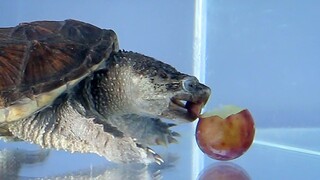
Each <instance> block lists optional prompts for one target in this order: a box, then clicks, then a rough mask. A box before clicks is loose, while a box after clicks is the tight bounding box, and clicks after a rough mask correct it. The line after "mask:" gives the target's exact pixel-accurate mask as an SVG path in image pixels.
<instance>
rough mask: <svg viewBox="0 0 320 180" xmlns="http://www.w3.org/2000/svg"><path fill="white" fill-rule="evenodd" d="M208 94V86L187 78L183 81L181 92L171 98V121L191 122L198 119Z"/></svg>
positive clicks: (209, 90) (193, 78) (209, 91)
mask: <svg viewBox="0 0 320 180" xmlns="http://www.w3.org/2000/svg"><path fill="white" fill-rule="evenodd" d="M210 94H211V89H210V88H209V87H208V86H206V85H204V84H201V83H199V81H198V80H197V79H196V78H195V77H188V78H187V79H185V80H184V81H183V91H180V92H178V93H177V94H176V95H174V96H173V97H172V98H171V102H170V104H169V109H170V114H171V115H172V116H174V117H173V119H180V120H183V121H188V122H192V121H194V120H195V119H197V118H198V117H199V115H200V113H201V110H202V108H203V107H204V105H205V104H206V103H207V101H208V99H209V97H210Z"/></svg>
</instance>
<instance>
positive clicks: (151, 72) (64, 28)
mask: <svg viewBox="0 0 320 180" xmlns="http://www.w3.org/2000/svg"><path fill="white" fill-rule="evenodd" d="M209 95H210V89H209V88H208V87H207V86H205V85H203V84H201V83H199V81H198V80H197V79H196V78H195V77H193V76H189V75H187V74H183V73H180V72H178V71H177V70H176V69H175V68H173V67H172V66H170V65H168V64H165V63H163V62H161V61H158V60H155V59H154V58H151V57H148V56H145V55H142V54H139V53H135V52H128V51H122V50H119V47H118V40H117V36H116V34H115V32H114V31H112V30H106V29H100V28H98V27H95V26H93V25H90V24H87V23H84V22H80V21H76V20H66V21H37V22H31V23H22V24H19V25H18V26H16V27H10V28H0V135H1V136H6V137H10V136H11V137H17V138H19V139H22V140H26V141H30V142H32V143H36V144H39V145H40V146H42V147H44V148H56V149H64V150H68V151H71V152H93V153H97V154H99V155H101V156H104V157H106V158H107V159H108V160H110V161H114V162H124V163H128V162H139V163H150V162H157V163H162V162H163V160H162V159H161V157H160V156H159V155H158V154H156V153H155V152H154V151H153V150H152V149H150V148H149V146H151V145H163V144H168V143H173V142H176V141H177V140H176V139H175V136H178V135H179V134H178V133H176V132H173V131H171V130H170V129H169V128H170V127H171V126H173V125H174V124H173V123H165V122H163V121H161V119H163V118H165V119H171V120H173V121H174V122H177V120H185V121H187V122H188V121H193V120H195V119H196V118H197V116H198V115H199V113H200V111H201V108H202V106H203V105H204V104H205V103H206V102H207V100H208V98H209Z"/></svg>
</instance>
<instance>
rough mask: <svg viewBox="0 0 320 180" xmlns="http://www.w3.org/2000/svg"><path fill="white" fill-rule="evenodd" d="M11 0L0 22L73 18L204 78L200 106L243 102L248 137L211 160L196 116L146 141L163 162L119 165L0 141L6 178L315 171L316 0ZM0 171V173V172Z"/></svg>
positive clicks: (319, 110)
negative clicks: (206, 95)
mask: <svg viewBox="0 0 320 180" xmlns="http://www.w3.org/2000/svg"><path fill="white" fill-rule="evenodd" d="M310 2H311V1H310ZM310 2H306V1H289V0H284V1H281V2H279V1H276V0H271V1H257V2H256V1H250V0H245V1H241V2H240V1H236V0H231V1H223V0H212V1H205V0H196V1H191V0H187V1H184V2H183V3H182V2H180V1H172V0H165V1H152V2H151V1H143V0H138V1H117V2H113V1H102V0H101V1H100V0H99V1H76V0H72V1H65V2H63V1H55V2H53V1H52V2H51V1H41V2H39V1H34V0H30V1H12V0H4V1H2V2H1V3H0V27H10V26H16V25H17V24H19V23H21V22H30V21H35V20H64V19H77V20H81V21H85V22H88V23H91V24H94V25H96V26H98V27H101V28H106V29H113V30H115V32H116V33H117V35H118V37H119V41H120V48H121V49H126V50H132V51H136V52H140V53H143V54H146V55H149V56H152V57H155V58H157V59H159V60H162V61H164V62H166V63H168V64H171V65H172V66H174V67H176V68H177V69H178V70H179V71H182V72H185V73H188V74H194V75H195V76H197V77H198V78H199V79H200V81H201V82H204V83H205V84H207V85H208V86H210V87H211V88H212V96H211V98H210V100H209V102H208V104H207V106H206V108H205V111H210V110H212V109H213V108H216V107H219V106H220V105H229V104H232V105H238V106H241V107H244V108H248V109H249V110H250V112H251V113H252V115H253V117H254V119H255V123H256V136H255V141H254V143H253V145H252V146H251V148H250V149H249V150H248V151H247V152H246V153H245V154H244V155H243V156H241V157H240V158H238V159H235V160H233V161H229V162H219V161H217V160H213V159H210V158H208V157H207V156H206V155H204V154H203V153H202V152H201V151H200V150H199V148H198V146H197V144H196V142H195V137H194V133H195V126H196V122H194V123H191V124H183V125H179V126H177V127H174V128H173V129H174V130H175V131H177V132H179V133H180V134H181V135H182V136H181V137H180V138H179V141H180V143H179V144H173V145H170V146H168V147H167V148H165V147H154V149H155V150H157V151H158V152H159V153H160V154H161V155H162V156H163V157H164V159H165V161H166V163H165V164H164V165H162V166H158V165H156V164H154V165H150V166H148V167H145V166H137V165H127V166H120V165H116V164H112V163H110V162H108V161H106V160H105V159H104V158H103V157H99V156H97V155H95V154H80V153H73V154H72V153H69V152H65V151H57V150H52V151H48V150H41V148H39V147H38V146H36V145H32V144H29V143H25V142H4V141H0V177H2V178H3V177H6V178H9V177H8V176H5V174H8V172H9V171H10V173H9V174H11V175H10V177H11V178H12V179H32V178H42V179H53V178H61V179H63V178H65V179H71V178H75V179H214V178H216V179H218V178H219V177H221V176H224V177H230V178H232V176H234V177H235V178H236V179H259V180H262V179H315V178H316V177H319V175H320V173H319V171H318V167H319V164H320V142H319V140H318V138H317V137H319V136H320V120H319V117H320V97H319V92H320V85H319V78H320V70H319V67H320V61H319V59H320V53H319V49H320V36H319V34H318V32H320V24H319V22H318V21H317V17H319V16H320V12H319V11H318V7H319V5H320V2H315V1H314V2H313V3H310ZM2 178H0V179H2Z"/></svg>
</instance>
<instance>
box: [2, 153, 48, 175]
mask: <svg viewBox="0 0 320 180" xmlns="http://www.w3.org/2000/svg"><path fill="white" fill-rule="evenodd" d="M48 155H49V151H48V150H38V151H27V150H20V149H15V150H9V149H1V150H0V179H18V177H19V171H20V169H21V168H22V166H23V165H25V164H35V163H39V162H43V161H44V160H45V159H46V158H47V157H48Z"/></svg>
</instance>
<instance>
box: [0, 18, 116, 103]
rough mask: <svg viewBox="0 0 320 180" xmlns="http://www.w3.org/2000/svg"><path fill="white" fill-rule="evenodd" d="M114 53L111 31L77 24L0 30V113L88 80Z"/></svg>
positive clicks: (50, 23) (29, 25) (53, 23)
mask: <svg viewBox="0 0 320 180" xmlns="http://www.w3.org/2000/svg"><path fill="white" fill-rule="evenodd" d="M117 50H118V42H117V37H116V34H115V33H114V32H113V31H112V30H105V29H100V28H98V27H95V26H93V25H90V24H87V23H83V22H80V21H75V20H66V21H37V22H31V23H22V24H19V25H18V26H16V27H10V28H0V109H1V108H5V107H8V106H10V105H12V104H14V103H15V102H16V101H19V100H21V99H23V98H24V97H28V98H31V99H32V97H33V96H35V95H38V94H43V93H46V92H49V91H52V90H54V89H56V88H58V87H60V86H61V85H64V84H66V83H67V82H70V81H72V80H74V79H78V78H80V77H81V76H84V75H85V74H89V73H90V72H91V71H94V70H96V69H97V67H98V66H97V65H100V64H101V63H102V61H104V60H106V59H107V58H108V57H109V55H110V53H111V52H112V51H117Z"/></svg>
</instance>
